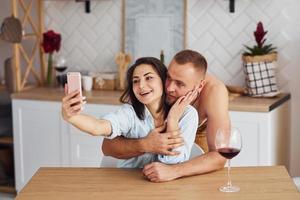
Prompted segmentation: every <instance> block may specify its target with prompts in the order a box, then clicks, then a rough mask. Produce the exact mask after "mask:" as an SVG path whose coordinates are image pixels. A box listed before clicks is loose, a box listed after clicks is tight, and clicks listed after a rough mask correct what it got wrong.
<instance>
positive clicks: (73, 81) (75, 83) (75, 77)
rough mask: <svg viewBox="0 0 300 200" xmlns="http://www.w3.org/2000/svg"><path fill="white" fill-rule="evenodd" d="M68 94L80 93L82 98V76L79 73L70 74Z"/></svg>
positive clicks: (68, 76)
mask: <svg viewBox="0 0 300 200" xmlns="http://www.w3.org/2000/svg"><path fill="white" fill-rule="evenodd" d="M67 81H68V94H70V93H71V92H74V91H80V93H79V95H80V96H81V97H82V91H81V74H80V73H79V72H68V73H67Z"/></svg>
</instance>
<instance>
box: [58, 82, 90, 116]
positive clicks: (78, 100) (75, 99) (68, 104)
mask: <svg viewBox="0 0 300 200" xmlns="http://www.w3.org/2000/svg"><path fill="white" fill-rule="evenodd" d="M67 90H68V86H67V85H66V86H65V94H66V96H65V97H64V98H63V99H62V116H63V118H64V120H66V121H68V120H69V119H70V118H71V117H73V116H75V115H77V114H79V113H80V112H81V111H82V108H83V105H84V104H86V101H84V100H85V99H86V97H81V96H80V92H79V91H74V92H71V93H70V94H67Z"/></svg>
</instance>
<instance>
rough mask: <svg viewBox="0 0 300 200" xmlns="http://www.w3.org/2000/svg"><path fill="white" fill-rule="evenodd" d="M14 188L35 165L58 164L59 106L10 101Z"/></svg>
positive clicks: (25, 181)
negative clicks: (11, 107) (12, 129)
mask: <svg viewBox="0 0 300 200" xmlns="http://www.w3.org/2000/svg"><path fill="white" fill-rule="evenodd" d="M13 124H14V155H15V176H16V189H17V191H20V190H21V189H22V187H23V186H24V185H25V184H26V183H27V182H28V181H29V179H30V178H31V177H32V176H33V174H34V173H35V172H36V171H37V170H38V168H40V167H43V166H47V167H49V166H60V165H61V163H62V157H61V151H62V150H61V142H62V141H61V134H60V105H59V104H58V103H55V102H40V101H26V100H13Z"/></svg>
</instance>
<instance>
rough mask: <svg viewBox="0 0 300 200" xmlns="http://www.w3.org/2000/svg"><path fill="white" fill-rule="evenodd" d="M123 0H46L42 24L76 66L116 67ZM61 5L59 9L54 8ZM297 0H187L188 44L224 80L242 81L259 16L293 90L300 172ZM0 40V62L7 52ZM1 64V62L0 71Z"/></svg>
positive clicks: (286, 86) (294, 151)
mask: <svg viewBox="0 0 300 200" xmlns="http://www.w3.org/2000/svg"><path fill="white" fill-rule="evenodd" d="M120 2H121V1H120V0H102V1H92V2H91V4H92V12H91V13H90V14H86V13H84V6H83V4H82V3H75V2H74V1H58V0H57V1H45V6H46V7H45V11H46V12H45V17H46V22H45V23H46V26H47V27H48V28H49V29H50V28H53V29H55V30H57V31H58V32H60V33H62V36H63V49H62V51H61V52H60V53H62V54H64V55H65V56H66V58H67V60H68V62H69V63H68V65H69V66H70V68H71V69H74V70H92V71H95V70H98V71H116V65H115V63H114V56H115V54H116V53H117V52H118V51H120V44H121V38H120V37H121V3H120ZM0 4H1V6H0V17H1V18H0V19H1V21H2V19H3V18H4V16H7V15H8V12H7V11H8V10H9V8H10V7H9V5H7V4H8V1H1V3H0ZM58 8H60V10H58ZM299 10H300V1H299V0H285V1H283V0H263V1H262V0H238V1H236V12H235V13H229V11H228V0H188V30H187V32H188V47H189V48H192V49H195V50H198V51H199V52H201V53H203V54H204V55H205V56H206V57H207V59H208V62H209V72H210V73H212V74H215V75H216V76H217V77H219V78H220V79H222V80H223V81H224V82H225V83H227V84H235V85H244V76H243V73H242V66H241V60H240V55H241V53H242V49H243V44H252V41H253V35H252V34H253V31H254V29H255V25H256V23H257V22H258V21H259V20H261V21H262V22H263V23H264V25H265V28H266V29H267V30H268V31H269V32H268V34H267V43H273V44H274V45H276V46H277V47H278V53H279V61H278V70H277V72H278V83H279V86H280V88H281V89H282V90H283V91H285V92H290V93H291V94H292V100H291V101H292V102H291V105H292V116H291V119H292V121H291V123H292V129H291V132H292V137H291V158H290V164H291V169H290V172H291V175H293V176H300V158H299V156H298V154H299V153H298V152H300V145H299V144H298V142H299V141H300V134H299V130H300V123H299V122H298V119H299V118H300V103H299V102H300V92H299V90H297V86H300V78H299V75H300V66H298V65H299V63H300V54H299V52H300V26H299V21H300V13H299ZM9 52H10V49H9V45H8V44H5V43H3V42H0V53H1V54H0V63H1V64H0V66H2V63H3V61H4V59H5V58H6V57H7V56H8V55H9V54H10V53H9ZM1 70H2V67H0V74H1Z"/></svg>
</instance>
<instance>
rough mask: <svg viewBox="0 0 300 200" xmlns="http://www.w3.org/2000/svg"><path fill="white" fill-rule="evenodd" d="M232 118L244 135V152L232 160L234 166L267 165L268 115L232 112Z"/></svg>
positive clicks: (233, 124)
mask: <svg viewBox="0 0 300 200" xmlns="http://www.w3.org/2000/svg"><path fill="white" fill-rule="evenodd" d="M230 118H231V124H232V126H233V127H236V128H238V129H239V130H240V131H241V134H242V150H241V152H240V153H239V154H238V155H237V156H236V157H234V158H233V159H232V160H231V163H232V166H260V165H267V159H266V157H268V155H267V152H268V151H267V149H268V148H269V141H268V137H269V134H270V133H269V132H270V130H269V129H268V126H269V122H268V113H254V112H230Z"/></svg>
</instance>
